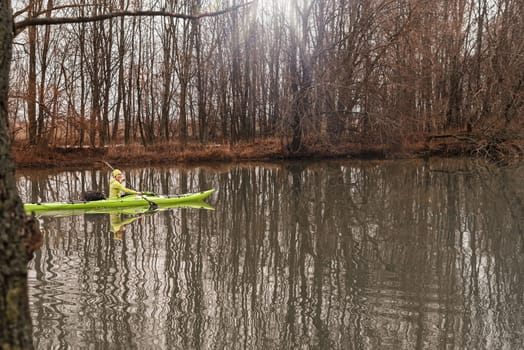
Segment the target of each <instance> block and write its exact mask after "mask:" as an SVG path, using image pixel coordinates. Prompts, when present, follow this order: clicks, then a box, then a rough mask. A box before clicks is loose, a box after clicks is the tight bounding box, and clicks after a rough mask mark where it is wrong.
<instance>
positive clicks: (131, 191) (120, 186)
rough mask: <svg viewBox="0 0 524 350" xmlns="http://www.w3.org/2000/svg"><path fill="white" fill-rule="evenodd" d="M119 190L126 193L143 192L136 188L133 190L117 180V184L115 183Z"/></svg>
mask: <svg viewBox="0 0 524 350" xmlns="http://www.w3.org/2000/svg"><path fill="white" fill-rule="evenodd" d="M114 186H115V187H116V188H117V189H118V190H119V191H122V192H124V193H127V194H141V193H140V192H137V191H135V190H132V189H130V188H127V187H125V186H124V185H122V184H121V183H120V182H117V183H116V184H115V185H114Z"/></svg>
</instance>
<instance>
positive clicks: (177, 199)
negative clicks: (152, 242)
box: [24, 189, 215, 214]
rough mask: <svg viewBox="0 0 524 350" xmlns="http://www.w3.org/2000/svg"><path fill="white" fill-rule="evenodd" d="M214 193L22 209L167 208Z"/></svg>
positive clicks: (84, 202)
mask: <svg viewBox="0 0 524 350" xmlns="http://www.w3.org/2000/svg"><path fill="white" fill-rule="evenodd" d="M213 192H215V190H214V189H210V190H207V191H203V192H197V193H187V194H181V195H159V196H146V195H130V196H125V197H121V198H117V199H102V200H98V201H69V202H47V203H25V204H24V209H25V211H26V212H27V213H35V214H38V213H42V212H48V211H54V212H55V211H61V210H86V209H105V208H108V209H109V208H111V209H122V208H130V207H149V206H150V202H154V203H155V204H157V205H158V206H168V205H175V204H183V203H190V202H198V201H202V200H204V199H206V198H207V197H209V196H210V195H211V193H213Z"/></svg>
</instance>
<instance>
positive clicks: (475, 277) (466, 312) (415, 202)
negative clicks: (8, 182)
mask: <svg viewBox="0 0 524 350" xmlns="http://www.w3.org/2000/svg"><path fill="white" fill-rule="evenodd" d="M523 170H524V164H523V165H520V166H510V167H502V168H501V167H495V166H489V165H485V164H479V163H477V162H473V161H464V160H441V159H431V160H429V161H422V160H416V161H394V162H393V161H388V162H357V161H330V162H321V163H282V164H264V165H246V166H242V165H234V166H227V167H223V168H219V167H215V168H213V167H209V168H206V167H200V168H189V169H188V168H184V169H181V168H147V169H125V174H126V177H127V179H128V180H129V182H130V183H132V184H133V185H134V186H135V187H137V188H141V189H147V190H152V191H156V192H157V193H165V194H167V193H170V194H175V193H186V192H194V191H199V190H204V189H209V188H215V189H216V190H217V191H216V192H215V193H214V194H213V195H212V196H211V197H210V199H209V200H208V203H209V204H211V205H212V206H213V207H214V210H208V209H173V210H169V211H163V212H158V213H154V214H149V215H144V216H142V217H139V218H138V219H137V220H134V221H132V222H130V223H129V224H127V225H126V227H125V232H124V233H123V234H117V235H115V233H114V232H113V231H112V230H111V226H110V217H109V214H85V215H76V216H64V217H40V219H39V221H40V226H41V229H42V231H43V234H44V243H43V246H42V247H41V248H40V249H39V250H38V251H37V252H36V253H35V257H34V259H33V260H32V261H31V262H30V263H29V284H30V303H31V308H32V315H33V323H34V339H35V346H36V348H37V349H68V348H69V349H518V348H523V347H524V300H523V299H524V185H523V182H522V173H523ZM17 179H18V187H19V191H20V194H21V196H22V199H23V200H24V201H26V202H27V201H52V200H68V199H71V198H73V199H77V198H79V197H80V196H81V193H82V192H83V191H85V190H88V189H99V190H103V191H105V192H107V188H108V179H109V173H108V172H106V171H91V170H79V171H67V172H32V171H31V172H29V171H25V172H20V173H18V174H17Z"/></svg>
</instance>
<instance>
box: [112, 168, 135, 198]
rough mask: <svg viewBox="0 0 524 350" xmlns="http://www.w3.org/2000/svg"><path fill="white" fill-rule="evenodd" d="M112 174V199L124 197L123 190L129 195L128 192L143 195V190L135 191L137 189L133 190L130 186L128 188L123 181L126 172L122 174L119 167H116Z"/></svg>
mask: <svg viewBox="0 0 524 350" xmlns="http://www.w3.org/2000/svg"><path fill="white" fill-rule="evenodd" d="M111 175H112V179H111V182H110V184H109V198H110V199H117V198H120V197H122V192H123V193H124V194H123V195H124V196H125V195H128V194H138V195H142V192H139V191H135V190H132V189H130V188H127V187H126V186H125V185H124V184H123V182H124V180H125V179H124V174H122V172H121V171H120V170H118V169H115V170H113V172H112V173H111Z"/></svg>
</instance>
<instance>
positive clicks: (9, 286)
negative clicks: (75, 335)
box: [0, 0, 33, 349]
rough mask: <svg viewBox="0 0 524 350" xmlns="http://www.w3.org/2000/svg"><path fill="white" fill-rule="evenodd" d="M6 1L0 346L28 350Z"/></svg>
mask: <svg viewBox="0 0 524 350" xmlns="http://www.w3.org/2000/svg"><path fill="white" fill-rule="evenodd" d="M12 30H13V22H12V15H11V4H10V1H9V0H1V1H0V159H1V162H2V166H1V167H0V266H1V269H0V344H2V348H3V349H15V348H20V349H32V348H33V344H32V338H31V337H32V329H31V328H32V327H31V317H30V313H29V301H28V296H27V266H26V256H25V252H24V249H23V245H22V236H23V235H22V234H23V222H24V218H25V214H24V209H23V207H22V202H21V200H20V197H19V196H18V193H17V190H16V183H15V176H14V165H13V161H12V159H11V141H10V139H9V135H8V123H7V120H8V119H7V110H8V108H7V96H8V88H9V66H10V63H11V50H12V43H13V32H12Z"/></svg>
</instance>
